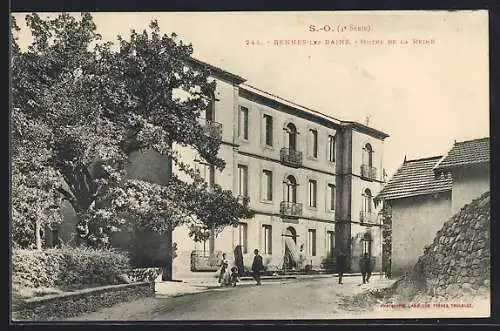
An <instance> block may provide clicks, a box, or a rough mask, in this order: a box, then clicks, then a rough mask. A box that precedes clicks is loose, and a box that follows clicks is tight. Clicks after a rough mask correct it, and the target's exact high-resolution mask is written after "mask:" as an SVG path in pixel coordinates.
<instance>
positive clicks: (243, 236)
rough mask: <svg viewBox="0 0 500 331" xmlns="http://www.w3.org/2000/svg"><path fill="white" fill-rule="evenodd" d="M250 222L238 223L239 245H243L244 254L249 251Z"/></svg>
mask: <svg viewBox="0 0 500 331" xmlns="http://www.w3.org/2000/svg"><path fill="white" fill-rule="evenodd" d="M247 242H248V224H247V223H240V224H239V225H238V245H240V246H241V251H242V252H243V254H246V253H247V252H248V248H247V247H248V244H247Z"/></svg>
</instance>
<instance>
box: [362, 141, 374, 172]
mask: <svg viewBox="0 0 500 331" xmlns="http://www.w3.org/2000/svg"><path fill="white" fill-rule="evenodd" d="M363 164H365V165H367V166H369V167H373V149H372V145H370V144H366V145H365V148H363Z"/></svg>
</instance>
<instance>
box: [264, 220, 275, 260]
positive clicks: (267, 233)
mask: <svg viewBox="0 0 500 331" xmlns="http://www.w3.org/2000/svg"><path fill="white" fill-rule="evenodd" d="M262 230H263V233H264V249H263V253H264V254H272V253H273V232H272V228H271V226H270V225H262Z"/></svg>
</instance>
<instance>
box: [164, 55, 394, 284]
mask: <svg viewBox="0 0 500 331" xmlns="http://www.w3.org/2000/svg"><path fill="white" fill-rule="evenodd" d="M193 64H194V65H201V66H205V67H208V68H209V69H210V70H211V75H212V77H213V78H214V79H215V80H216V83H217V88H216V92H215V98H214V100H213V102H212V107H209V109H208V110H207V112H206V114H205V116H204V117H203V119H202V121H203V122H204V124H205V125H206V128H207V134H217V135H219V136H220V138H221V141H222V143H221V148H220V151H219V156H220V157H221V158H223V159H224V160H225V162H226V167H225V169H224V170H223V171H221V172H219V171H217V170H215V169H214V167H213V166H210V165H208V164H205V163H204V162H203V160H201V159H200V158H199V157H198V156H197V155H196V153H195V152H194V151H193V150H191V149H189V148H181V147H178V148H179V149H180V150H181V152H182V155H183V158H184V160H186V161H189V162H193V164H195V166H196V167H197V168H198V169H199V170H200V172H201V173H202V174H203V175H204V176H206V179H207V181H208V182H209V183H211V184H214V183H215V184H218V185H220V186H221V187H222V188H223V189H228V190H231V191H232V192H233V193H234V194H235V196H241V197H247V198H248V200H249V206H250V208H251V209H252V210H253V211H254V212H255V217H254V218H253V219H249V220H244V221H242V222H241V223H240V224H239V226H238V227H227V228H226V229H224V230H223V231H222V232H221V233H213V234H212V236H211V237H210V239H209V240H207V242H202V243H196V242H194V241H193V240H192V239H191V238H190V237H189V235H188V232H189V231H188V228H187V227H185V226H181V227H178V228H176V229H175V230H174V232H173V242H175V243H176V244H177V257H176V258H175V259H174V264H173V267H174V269H173V272H174V278H178V277H182V276H183V275H185V274H186V273H189V272H191V271H193V270H201V269H203V268H202V267H196V265H195V264H196V263H195V261H193V259H195V258H196V256H198V257H200V256H201V257H203V256H205V257H212V258H213V257H214V256H216V255H217V253H219V254H220V253H221V252H225V253H227V254H228V256H229V257H230V256H231V255H232V254H233V251H234V248H235V247H236V246H237V245H241V247H242V252H243V255H244V264H245V266H246V267H249V266H250V265H251V263H252V259H253V250H254V249H256V248H257V249H259V251H260V252H261V254H262V256H263V261H264V264H265V265H266V268H267V269H268V270H282V269H283V268H302V267H305V266H311V267H312V268H321V267H325V266H328V265H329V263H331V262H332V259H331V258H332V257H334V256H335V255H336V253H337V252H338V251H340V250H341V251H343V252H344V253H345V254H347V256H348V257H349V259H348V261H349V265H350V267H351V270H352V271H357V270H358V268H359V267H358V263H357V262H358V260H359V257H360V256H361V255H362V254H363V253H364V252H368V253H370V255H371V256H373V258H374V259H375V268H376V269H378V270H380V266H381V258H382V254H381V251H382V240H381V231H380V223H381V221H380V217H378V210H377V208H376V207H375V205H374V203H373V197H374V196H375V195H376V194H377V193H378V191H379V190H380V188H381V184H382V182H383V177H382V176H383V174H382V169H383V168H382V160H383V142H384V139H385V138H387V137H388V135H387V134H386V133H384V132H381V131H379V130H375V129H373V128H370V127H368V126H366V125H363V124H360V123H357V122H350V121H342V120H338V119H336V118H333V117H330V116H327V115H325V114H321V113H319V112H317V111H314V110H311V109H308V108H305V107H302V106H299V105H296V104H294V103H292V102H289V101H287V100H284V99H282V98H280V97H277V96H274V95H272V94H269V93H267V92H264V91H261V90H259V89H257V88H254V87H252V86H250V85H247V84H245V79H244V78H242V77H240V76H237V75H234V74H232V73H229V72H227V71H224V70H222V69H220V68H216V67H214V66H211V65H208V64H205V63H203V62H200V61H197V60H194V61H193ZM174 171H175V170H174ZM333 261H334V260H333Z"/></svg>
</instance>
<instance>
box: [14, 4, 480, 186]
mask: <svg viewBox="0 0 500 331" xmlns="http://www.w3.org/2000/svg"><path fill="white" fill-rule="evenodd" d="M24 15H25V14H21V13H18V14H14V16H16V20H17V22H18V25H20V26H22V25H23V22H24V18H23V17H24ZM41 15H42V17H43V16H46V15H51V14H50V13H43V14H41ZM487 15H488V14H487V12H486V11H453V12H451V11H450V12H446V11H432V12H425V11H403V12H394V11H392V12H384V11H378V12H373V11H358V12H219V13H210V12H204V13H195V12H191V13H188V12H185V13H182V12H152V13H147V12H140V13H139V12H134V13H97V12H96V13H92V16H93V18H94V22H95V23H96V25H97V30H98V32H99V33H100V34H101V35H102V36H103V39H104V40H106V41H108V40H110V41H116V40H117V36H118V35H121V36H124V37H126V36H129V34H130V30H131V29H135V30H137V31H142V30H143V29H144V28H146V27H147V26H148V24H149V22H150V21H151V20H153V19H157V20H158V23H159V26H160V28H161V31H162V33H167V34H169V35H170V34H171V33H172V32H175V33H176V34H177V35H178V37H177V38H178V39H179V40H182V41H184V42H187V43H189V42H190V43H192V44H193V48H194V53H193V56H194V57H196V58H198V59H200V60H202V61H205V62H208V63H210V64H213V65H215V66H218V67H221V68H223V69H224V70H226V71H229V72H232V73H234V74H237V75H239V76H242V77H244V78H245V79H247V82H246V83H248V84H250V85H252V86H255V87H257V88H259V89H262V90H265V91H267V92H269V93H272V94H274V95H278V96H280V97H282V98H284V99H287V100H290V101H293V102H295V103H297V104H299V105H302V106H306V107H308V108H312V109H314V110H317V111H320V112H322V113H324V114H327V115H330V116H333V117H335V118H338V119H341V120H347V121H358V122H360V123H363V124H367V118H369V122H368V125H369V126H371V127H373V128H376V129H378V130H381V131H383V132H386V133H387V134H389V135H390V137H389V138H387V139H386V140H385V143H384V151H383V155H384V168H385V169H386V172H387V173H388V175H389V177H390V176H391V175H392V174H393V173H394V172H395V171H396V170H397V168H398V167H399V166H400V165H401V163H402V162H403V159H404V157H405V156H406V158H407V159H408V160H411V159H416V158H423V157H431V156H437V155H443V154H445V153H446V152H447V151H448V150H449V148H450V147H451V146H452V145H453V142H454V141H455V140H456V141H463V140H468V139H474V138H482V137H487V136H489V85H488V84H489V69H488V16H487ZM311 25H314V30H315V31H311V30H312V29H313V28H312V27H311ZM19 37H20V40H19V44H20V45H21V47H23V46H25V45H27V44H28V43H29V40H30V36H29V32H28V31H26V29H23V31H22V32H21V34H20V36H19ZM414 39H418V40H420V41H427V43H423V42H420V43H414ZM252 40H253V41H254V45H252V43H251V41H252ZM278 40H282V41H285V40H289V41H290V40H305V41H306V44H305V45H304V44H300V45H284V44H281V45H276V41H278ZM326 40H329V41H330V43H329V44H326V42H325V41H326ZM338 40H343V41H344V44H338ZM345 40H348V41H349V44H345ZM389 40H392V41H395V43H391V44H389V43H388V41H389ZM247 41H249V42H248V43H247ZM257 41H259V42H260V45H257V44H255V42H257ZM309 41H316V44H311V43H310V42H309ZM332 41H333V42H332ZM334 41H337V42H334ZM374 41H378V42H374ZM405 41H407V42H408V43H406V44H405V43H404V42H405ZM318 42H320V43H318ZM278 44H279V42H278Z"/></svg>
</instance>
